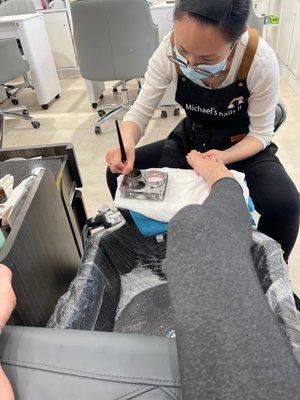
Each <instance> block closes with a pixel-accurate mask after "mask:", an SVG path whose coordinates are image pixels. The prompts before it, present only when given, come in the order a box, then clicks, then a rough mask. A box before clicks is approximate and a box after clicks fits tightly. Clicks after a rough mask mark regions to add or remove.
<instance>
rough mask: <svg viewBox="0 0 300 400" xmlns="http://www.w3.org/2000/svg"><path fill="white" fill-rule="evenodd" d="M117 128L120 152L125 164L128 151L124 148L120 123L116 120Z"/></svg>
mask: <svg viewBox="0 0 300 400" xmlns="http://www.w3.org/2000/svg"><path fill="white" fill-rule="evenodd" d="M116 127H117V133H118V139H119V145H120V150H121V161H122V163H123V164H125V163H126V161H127V156H126V151H125V147H124V143H123V139H122V135H121V131H120V127H119V122H118V120H117V119H116Z"/></svg>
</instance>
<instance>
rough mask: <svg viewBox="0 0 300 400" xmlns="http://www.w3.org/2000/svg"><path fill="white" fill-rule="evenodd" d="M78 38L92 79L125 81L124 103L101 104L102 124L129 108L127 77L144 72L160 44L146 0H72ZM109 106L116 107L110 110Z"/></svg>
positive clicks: (85, 69)
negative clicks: (107, 110)
mask: <svg viewBox="0 0 300 400" xmlns="http://www.w3.org/2000/svg"><path fill="white" fill-rule="evenodd" d="M71 13H72V19H73V25H74V39H75V45H76V49H77V55H78V61H79V68H80V73H81V75H82V76H83V78H85V79H87V80H90V81H116V80H121V81H122V95H123V101H122V103H121V104H107V105H101V106H100V107H99V109H98V110H97V111H98V113H99V116H100V117H101V118H100V120H99V121H98V122H97V124H96V126H95V133H96V134H100V133H101V128H100V126H101V125H102V124H103V123H104V122H105V121H107V120H108V119H109V118H111V117H112V116H114V115H116V114H118V113H119V112H121V111H123V110H125V111H126V110H129V109H130V107H131V106H132V104H133V100H130V99H129V95H128V89H127V85H126V81H127V80H130V79H134V78H138V77H142V76H144V74H145V72H146V70H147V65H148V60H149V58H150V57H151V55H152V54H153V52H154V51H155V49H156V47H157V46H158V28H157V26H156V25H154V23H153V21H152V17H151V13H150V10H149V6H148V4H147V2H146V0H126V1H124V0H77V1H74V2H73V3H71ZM106 109H112V110H111V111H109V112H108V113H107V114H106V113H105V110H106Z"/></svg>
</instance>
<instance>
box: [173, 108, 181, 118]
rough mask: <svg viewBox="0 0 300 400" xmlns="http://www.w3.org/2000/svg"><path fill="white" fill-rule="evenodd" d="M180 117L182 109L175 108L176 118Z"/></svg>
mask: <svg viewBox="0 0 300 400" xmlns="http://www.w3.org/2000/svg"><path fill="white" fill-rule="evenodd" d="M179 115H180V108H178V107H176V108H174V116H175V117H178V116H179Z"/></svg>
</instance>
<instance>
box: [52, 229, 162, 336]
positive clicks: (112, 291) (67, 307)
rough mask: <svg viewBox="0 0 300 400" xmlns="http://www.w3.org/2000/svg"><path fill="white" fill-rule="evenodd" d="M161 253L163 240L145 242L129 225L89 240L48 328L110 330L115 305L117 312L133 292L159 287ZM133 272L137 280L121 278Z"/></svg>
mask: <svg viewBox="0 0 300 400" xmlns="http://www.w3.org/2000/svg"><path fill="white" fill-rule="evenodd" d="M165 251H166V243H165V242H162V243H158V242H157V240H156V239H155V238H144V237H143V236H142V235H141V234H140V233H139V232H138V231H137V229H136V228H135V227H134V226H133V225H131V224H126V225H124V226H122V227H121V228H120V229H118V230H117V231H114V232H111V233H106V232H104V233H98V234H96V235H93V236H90V237H89V239H88V240H87V244H86V247H85V250H84V256H83V258H82V264H81V267H80V269H79V271H78V274H77V276H76V278H75V279H74V280H73V281H72V283H71V285H70V288H69V290H68V292H67V293H65V294H64V295H63V296H62V297H61V298H60V299H59V301H58V303H57V305H56V307H55V310H54V313H53V314H52V316H51V318H50V320H49V321H48V324H47V327H48V328H63V329H85V330H105V331H112V328H113V324H114V320H115V316H116V312H117V306H118V305H119V310H121V309H122V308H124V307H125V305H126V304H127V303H128V302H129V301H130V300H131V299H132V297H133V296H135V295H136V294H137V293H139V292H141V291H143V290H145V289H147V288H150V287H153V286H155V285H157V284H158V283H161V279H163V274H162V271H161V263H162V261H163V259H164V258H165ZM132 269H134V271H135V272H134V274H133V276H139V278H141V279H137V280H135V279H131V278H130V282H129V280H128V277H127V276H126V275H123V274H127V273H128V272H130V271H131V270H132ZM139 271H140V272H143V274H142V273H140V274H139ZM122 276H124V277H123V278H121V277H122ZM121 279H122V281H123V283H122V286H123V288H125V291H124V290H123V291H122V295H121V283H120V282H121Z"/></svg>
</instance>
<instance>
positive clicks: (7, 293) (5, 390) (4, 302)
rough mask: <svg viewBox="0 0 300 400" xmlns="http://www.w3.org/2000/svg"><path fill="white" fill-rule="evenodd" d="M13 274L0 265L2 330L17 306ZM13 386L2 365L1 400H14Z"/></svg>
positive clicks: (0, 320) (0, 321)
mask: <svg viewBox="0 0 300 400" xmlns="http://www.w3.org/2000/svg"><path fill="white" fill-rule="evenodd" d="M11 278H12V273H11V271H10V269H9V268H7V267H6V266H5V265H2V264H0V329H3V328H4V326H5V324H6V322H7V321H8V319H9V317H10V315H11V313H12V312H13V309H14V308H15V306H16V296H15V293H14V291H13V288H12V286H11ZM14 398H15V397H14V394H13V391H12V388H11V385H10V383H9V381H8V379H7V377H6V376H5V374H4V372H3V369H2V368H1V365H0V400H14Z"/></svg>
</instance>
